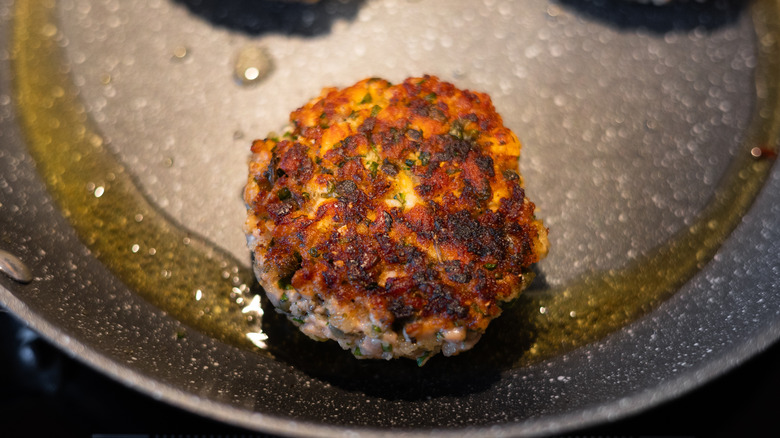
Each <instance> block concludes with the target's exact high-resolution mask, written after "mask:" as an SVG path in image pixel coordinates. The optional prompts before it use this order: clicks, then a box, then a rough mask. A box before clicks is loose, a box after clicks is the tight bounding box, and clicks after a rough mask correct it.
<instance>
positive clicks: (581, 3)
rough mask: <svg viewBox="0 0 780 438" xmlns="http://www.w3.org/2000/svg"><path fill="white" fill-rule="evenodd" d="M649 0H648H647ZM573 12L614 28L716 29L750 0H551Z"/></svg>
mask: <svg viewBox="0 0 780 438" xmlns="http://www.w3.org/2000/svg"><path fill="white" fill-rule="evenodd" d="M648 1H650V0H648ZM553 2H554V3H556V4H558V5H559V6H561V7H562V8H564V9H567V10H570V11H572V12H573V13H574V14H575V15H578V16H582V17H584V18H587V19H591V20H595V21H599V22H602V23H605V24H607V25H610V26H613V27H616V28H618V29H626V30H645V31H648V32H653V33H665V32H669V31H689V30H694V29H703V30H707V31H712V30H716V29H718V28H721V27H723V26H727V25H729V24H732V23H734V22H736V21H737V20H738V19H739V17H740V16H741V15H742V13H743V12H744V11H745V10H746V9H747V7H748V6H750V3H751V0H707V1H701V0H696V1H694V0H672V2H671V3H667V4H665V5H660V6H653V5H651V4H643V3H635V2H628V1H626V0H553Z"/></svg>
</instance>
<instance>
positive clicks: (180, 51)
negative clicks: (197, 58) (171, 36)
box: [171, 46, 190, 61]
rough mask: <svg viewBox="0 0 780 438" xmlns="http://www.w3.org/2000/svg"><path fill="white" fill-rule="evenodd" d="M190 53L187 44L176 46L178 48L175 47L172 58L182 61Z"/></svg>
mask: <svg viewBox="0 0 780 438" xmlns="http://www.w3.org/2000/svg"><path fill="white" fill-rule="evenodd" d="M189 54H190V51H189V49H187V47H185V46H176V48H174V49H173V53H172V55H171V59H173V60H176V61H181V60H183V59H184V58H186V57H187V56H188V55H189Z"/></svg>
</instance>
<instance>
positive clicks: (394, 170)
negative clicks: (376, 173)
mask: <svg viewBox="0 0 780 438" xmlns="http://www.w3.org/2000/svg"><path fill="white" fill-rule="evenodd" d="M381 169H382V172H384V173H386V174H387V175H389V176H396V175H398V166H396V165H395V164H393V163H391V162H390V161H388V160H387V158H385V159H384V161H382V167H381Z"/></svg>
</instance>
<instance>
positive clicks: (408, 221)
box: [244, 76, 548, 364]
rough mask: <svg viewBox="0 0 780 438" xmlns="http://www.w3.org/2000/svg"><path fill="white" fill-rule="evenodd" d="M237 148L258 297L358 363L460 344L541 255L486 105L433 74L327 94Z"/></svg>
mask: <svg viewBox="0 0 780 438" xmlns="http://www.w3.org/2000/svg"><path fill="white" fill-rule="evenodd" d="M290 122H291V123H290V126H289V127H288V129H287V130H286V131H285V132H284V133H283V134H282V135H279V136H276V135H270V136H269V137H268V138H266V139H263V140H256V141H254V142H253V144H252V156H251V160H250V163H249V178H248V182H247V185H246V188H245V191H244V200H245V202H246V204H247V219H246V223H245V232H246V234H247V241H248V245H249V248H250V249H251V250H252V252H253V258H254V270H255V274H256V276H257V278H258V281H259V282H260V284H261V285H262V286H263V288H264V289H265V291H266V294H267V296H268V298H269V300H270V302H271V303H272V304H273V305H274V306H275V307H276V309H277V310H278V311H279V312H282V313H284V314H286V315H287V318H288V319H289V320H290V321H292V323H293V324H295V325H296V326H298V327H299V328H300V330H301V331H303V333H305V334H306V335H308V336H309V337H311V338H313V339H316V340H326V339H333V340H335V341H337V342H338V343H339V344H340V345H341V346H342V347H343V348H345V349H348V350H350V351H351V352H352V354H354V356H355V357H358V358H384V359H391V358H397V357H407V358H412V359H417V361H418V363H420V364H422V363H424V362H425V361H426V360H427V359H428V358H430V357H431V356H433V355H434V354H436V353H439V352H442V353H443V354H444V355H446V356H451V355H455V354H458V353H460V352H462V351H465V350H468V349H470V348H471V347H473V346H474V344H475V343H476V342H477V341H478V340H479V338H480V336H481V335H482V334H483V333H484V332H485V329H486V328H487V326H488V324H489V323H490V321H491V320H492V319H494V318H495V317H497V316H498V315H499V314H500V313H501V306H502V304H503V303H506V302H508V301H511V300H513V299H515V298H516V297H517V296H518V295H519V294H520V292H521V291H522V290H523V288H525V287H526V286H527V285H528V283H529V282H530V280H531V278H532V274H531V273H530V271H529V267H530V266H531V265H532V264H533V263H536V262H537V261H539V260H540V259H541V258H543V257H544V256H545V255H546V253H547V246H548V243H547V229H546V228H545V227H544V225H543V224H542V222H541V221H540V220H538V219H537V218H536V216H535V214H534V209H535V207H534V204H533V203H532V202H531V201H529V200H528V198H527V197H526V196H525V191H524V189H523V179H522V178H521V176H520V175H519V174H518V158H519V154H520V142H519V140H518V139H517V137H516V136H515V134H514V133H512V131H510V130H509V129H508V128H506V127H505V126H504V125H503V122H502V119H501V116H499V115H498V113H497V112H496V110H495V108H494V107H493V104H492V102H491V100H490V97H489V96H487V95H486V94H483V93H478V92H472V91H468V90H460V89H458V88H456V87H455V86H454V85H452V84H450V83H447V82H443V81H440V80H439V79H438V78H436V77H433V76H425V77H422V78H409V79H407V80H405V81H404V82H403V83H401V84H397V85H393V84H391V83H389V82H388V81H386V80H383V79H377V78H371V79H365V80H363V81H360V82H358V83H357V84H355V85H353V86H351V87H347V88H344V89H336V88H326V89H324V90H323V91H322V93H321V95H320V96H319V97H317V98H315V99H313V100H311V101H309V102H308V103H307V104H306V105H304V106H303V107H301V108H299V109H298V110H296V111H294V112H293V113H292V114H291V116H290Z"/></svg>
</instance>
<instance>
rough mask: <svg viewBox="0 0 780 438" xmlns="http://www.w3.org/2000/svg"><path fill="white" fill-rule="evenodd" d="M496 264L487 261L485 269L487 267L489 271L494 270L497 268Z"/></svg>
mask: <svg viewBox="0 0 780 438" xmlns="http://www.w3.org/2000/svg"><path fill="white" fill-rule="evenodd" d="M496 266H497V265H496V264H495V263H485V269H487V270H488V271H492V270H493V269H496Z"/></svg>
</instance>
